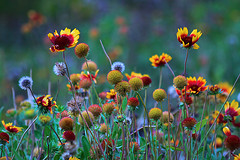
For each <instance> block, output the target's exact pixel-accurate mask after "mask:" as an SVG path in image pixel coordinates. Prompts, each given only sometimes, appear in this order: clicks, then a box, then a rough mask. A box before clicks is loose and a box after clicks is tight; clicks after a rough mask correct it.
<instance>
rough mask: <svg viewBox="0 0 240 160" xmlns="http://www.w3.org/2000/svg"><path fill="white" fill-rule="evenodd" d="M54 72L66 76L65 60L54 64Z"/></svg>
mask: <svg viewBox="0 0 240 160" xmlns="http://www.w3.org/2000/svg"><path fill="white" fill-rule="evenodd" d="M53 72H54V73H55V74H56V75H57V76H64V75H65V74H66V65H65V64H64V63H63V62H56V63H55V65H54V66H53Z"/></svg>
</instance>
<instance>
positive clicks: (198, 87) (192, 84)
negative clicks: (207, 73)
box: [187, 77, 207, 95]
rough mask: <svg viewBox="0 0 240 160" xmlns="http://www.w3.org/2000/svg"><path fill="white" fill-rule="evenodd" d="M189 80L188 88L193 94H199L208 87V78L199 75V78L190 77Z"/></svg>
mask: <svg viewBox="0 0 240 160" xmlns="http://www.w3.org/2000/svg"><path fill="white" fill-rule="evenodd" d="M187 80H188V84H187V90H188V91H189V92H190V93H192V94H195V95H198V94H199V93H200V92H203V91H205V90H206V89H207V86H205V85H206V80H205V79H203V77H198V80H196V77H193V78H192V77H189V78H187Z"/></svg>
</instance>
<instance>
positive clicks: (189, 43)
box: [176, 27, 202, 49]
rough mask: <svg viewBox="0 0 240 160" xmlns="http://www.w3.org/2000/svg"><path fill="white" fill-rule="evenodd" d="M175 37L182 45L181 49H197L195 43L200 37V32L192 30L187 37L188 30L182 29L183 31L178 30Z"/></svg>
mask: <svg viewBox="0 0 240 160" xmlns="http://www.w3.org/2000/svg"><path fill="white" fill-rule="evenodd" d="M176 35H177V39H178V41H179V42H180V43H181V44H182V46H183V47H185V48H191V47H193V49H199V46H198V45H197V44H196V42H197V41H198V39H199V38H200V37H201V35H202V32H201V31H199V32H198V31H197V29H194V30H193V31H192V33H191V34H190V35H189V36H188V29H187V27H184V28H183V29H182V28H178V32H177V34H176Z"/></svg>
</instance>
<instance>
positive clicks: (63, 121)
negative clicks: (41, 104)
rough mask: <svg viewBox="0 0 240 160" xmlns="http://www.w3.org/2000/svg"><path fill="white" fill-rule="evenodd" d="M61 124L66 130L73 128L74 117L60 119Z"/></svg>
mask: <svg viewBox="0 0 240 160" xmlns="http://www.w3.org/2000/svg"><path fill="white" fill-rule="evenodd" d="M59 126H60V127H61V128H62V129H63V130H65V131H69V130H72V129H73V119H72V118H70V117H64V118H62V119H61V120H60V121H59Z"/></svg>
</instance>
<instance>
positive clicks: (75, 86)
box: [67, 83, 80, 91]
mask: <svg viewBox="0 0 240 160" xmlns="http://www.w3.org/2000/svg"><path fill="white" fill-rule="evenodd" d="M67 88H68V90H69V91H71V90H72V87H71V85H70V84H67ZM74 88H75V90H79V89H80V86H79V83H77V84H75V85H74Z"/></svg>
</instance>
